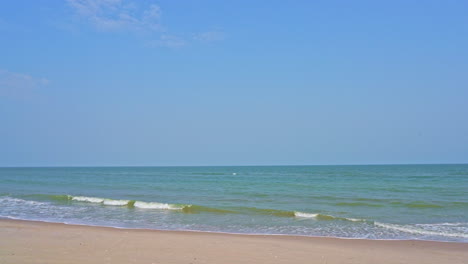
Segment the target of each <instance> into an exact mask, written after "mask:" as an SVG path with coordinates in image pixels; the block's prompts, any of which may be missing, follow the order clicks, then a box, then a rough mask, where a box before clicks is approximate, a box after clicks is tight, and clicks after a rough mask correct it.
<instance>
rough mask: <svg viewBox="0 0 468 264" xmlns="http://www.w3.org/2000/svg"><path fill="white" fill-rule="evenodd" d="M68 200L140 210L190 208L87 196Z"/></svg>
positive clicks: (70, 197)
mask: <svg viewBox="0 0 468 264" xmlns="http://www.w3.org/2000/svg"><path fill="white" fill-rule="evenodd" d="M68 197H69V198H68V199H70V200H72V201H77V202H87V203H98V204H104V205H114V206H129V207H136V208H141V209H160V210H185V209H188V208H190V207H191V205H178V204H169V203H158V202H142V201H132V200H114V199H107V198H99V197H88V196H68Z"/></svg>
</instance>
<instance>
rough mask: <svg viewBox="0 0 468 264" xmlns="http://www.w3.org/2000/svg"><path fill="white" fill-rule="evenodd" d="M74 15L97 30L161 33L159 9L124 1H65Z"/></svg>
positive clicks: (151, 5) (153, 6)
mask: <svg viewBox="0 0 468 264" xmlns="http://www.w3.org/2000/svg"><path fill="white" fill-rule="evenodd" d="M67 2H68V4H69V5H70V6H71V7H72V8H73V10H74V11H75V13H76V14H77V15H79V16H80V17H81V18H83V19H85V20H86V21H87V22H89V23H90V24H91V25H93V26H94V27H95V28H97V29H98V30H103V31H122V30H127V31H163V28H162V26H161V15H162V13H161V8H160V7H159V6H158V5H156V4H150V5H147V6H143V7H142V6H139V5H138V2H132V1H125V0H67Z"/></svg>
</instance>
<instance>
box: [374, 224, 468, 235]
mask: <svg viewBox="0 0 468 264" xmlns="http://www.w3.org/2000/svg"><path fill="white" fill-rule="evenodd" d="M374 224H375V225H376V226H379V227H382V228H386V229H392V230H396V231H400V232H405V233H410V234H418V235H427V236H445V237H461V238H468V234H467V233H452V232H437V231H431V230H425V229H422V228H417V227H413V226H408V225H396V224H386V223H380V222H374Z"/></svg>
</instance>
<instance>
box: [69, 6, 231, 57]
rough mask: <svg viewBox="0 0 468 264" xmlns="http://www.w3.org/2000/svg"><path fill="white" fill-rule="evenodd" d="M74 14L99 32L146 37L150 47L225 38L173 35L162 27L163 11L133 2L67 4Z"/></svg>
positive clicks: (211, 34)
mask: <svg viewBox="0 0 468 264" xmlns="http://www.w3.org/2000/svg"><path fill="white" fill-rule="evenodd" d="M66 1H67V2H68V4H69V6H70V7H71V8H72V9H73V11H74V12H75V14H76V15H77V16H78V17H79V18H80V19H83V20H85V21H86V22H87V23H89V24H90V25H92V26H93V27H94V28H96V29H97V30H100V31H113V32H122V31H124V32H133V33H149V34H145V37H147V38H149V40H146V41H145V42H146V43H147V44H148V45H149V46H157V47H167V48H181V47H184V46H187V45H188V44H190V43H191V42H194V41H196V42H203V43H211V42H218V41H221V40H223V39H224V38H225V35H224V33H223V32H221V31H217V30H214V31H206V32H202V33H198V34H174V33H173V32H170V31H169V30H168V29H166V28H165V27H164V26H163V25H162V10H161V8H160V7H159V6H158V5H156V4H154V3H152V4H146V5H142V2H140V1H136V0H66Z"/></svg>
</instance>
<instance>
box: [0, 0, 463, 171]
mask: <svg viewBox="0 0 468 264" xmlns="http://www.w3.org/2000/svg"><path fill="white" fill-rule="evenodd" d="M467 13H468V1H406V0H405V1H286V2H285V1H244V0H239V1H206V0H198V1H195V0H187V1H174V0H160V1H151V0H144V1H137V0H68V1H67V0H53V1H45V0H44V1H33V0H31V1H26V0H24V1H2V2H1V3H0V166H69V165H73V166H86V165H89V166H99V165H156V166H158V165H255V164H259V165H262V164H263V165H267V164H268V165H281V164H291V165H294V164H375V163H379V164H381V163H466V162H468V16H467V15H466V14H467Z"/></svg>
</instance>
